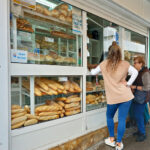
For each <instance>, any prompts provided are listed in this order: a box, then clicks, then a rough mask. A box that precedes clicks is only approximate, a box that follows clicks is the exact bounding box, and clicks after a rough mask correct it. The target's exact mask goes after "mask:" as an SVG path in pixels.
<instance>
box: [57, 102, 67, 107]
mask: <svg viewBox="0 0 150 150" xmlns="http://www.w3.org/2000/svg"><path fill="white" fill-rule="evenodd" d="M57 103H58V104H59V105H60V106H62V107H64V106H65V104H64V103H63V102H62V101H58V102H57Z"/></svg>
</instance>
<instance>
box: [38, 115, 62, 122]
mask: <svg viewBox="0 0 150 150" xmlns="http://www.w3.org/2000/svg"><path fill="white" fill-rule="evenodd" d="M57 118H59V115H54V116H41V117H39V120H41V121H45V120H52V119H57Z"/></svg>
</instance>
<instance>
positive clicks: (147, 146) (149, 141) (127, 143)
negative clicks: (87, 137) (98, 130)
mask: <svg viewBox="0 0 150 150" xmlns="http://www.w3.org/2000/svg"><path fill="white" fill-rule="evenodd" d="M135 131H136V128H135V127H130V128H127V129H126V132H125V135H124V138H123V143H124V149H123V150H150V124H148V125H146V133H147V138H146V140H145V141H143V142H136V141H135V138H136V137H133V136H132V134H133V133H134V132H135ZM89 150H115V148H111V147H109V146H107V145H105V144H104V142H102V141H101V142H100V143H97V144H96V145H95V146H93V147H92V148H90V149H89Z"/></svg>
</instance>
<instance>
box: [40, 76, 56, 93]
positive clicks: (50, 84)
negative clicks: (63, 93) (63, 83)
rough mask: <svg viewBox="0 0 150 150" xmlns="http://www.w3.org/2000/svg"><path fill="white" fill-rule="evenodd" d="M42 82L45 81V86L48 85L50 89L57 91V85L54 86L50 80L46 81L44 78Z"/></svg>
mask: <svg viewBox="0 0 150 150" xmlns="http://www.w3.org/2000/svg"><path fill="white" fill-rule="evenodd" d="M41 81H43V82H44V83H45V84H47V85H48V87H50V88H51V89H53V90H55V91H56V90H57V86H56V85H55V84H53V83H52V82H50V80H48V79H46V78H42V79H41Z"/></svg>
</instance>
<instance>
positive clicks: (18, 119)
mask: <svg viewBox="0 0 150 150" xmlns="http://www.w3.org/2000/svg"><path fill="white" fill-rule="evenodd" d="M25 120H27V116H21V117H18V118H15V119H13V120H12V121H11V124H12V125H14V124H17V123H19V122H21V121H25Z"/></svg>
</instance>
